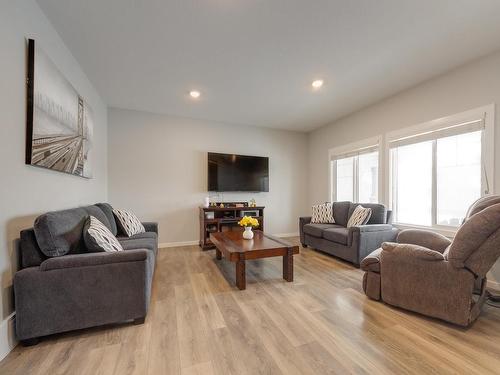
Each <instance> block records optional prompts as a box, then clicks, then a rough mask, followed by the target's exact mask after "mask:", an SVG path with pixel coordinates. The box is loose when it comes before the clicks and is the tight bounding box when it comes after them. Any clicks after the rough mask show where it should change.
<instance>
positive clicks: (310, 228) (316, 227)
mask: <svg viewBox="0 0 500 375" xmlns="http://www.w3.org/2000/svg"><path fill="white" fill-rule="evenodd" d="M334 227H338V225H335V224H306V225H304V233H306V234H308V235H310V236H314V237H318V238H322V237H323V230H324V229H328V228H334Z"/></svg>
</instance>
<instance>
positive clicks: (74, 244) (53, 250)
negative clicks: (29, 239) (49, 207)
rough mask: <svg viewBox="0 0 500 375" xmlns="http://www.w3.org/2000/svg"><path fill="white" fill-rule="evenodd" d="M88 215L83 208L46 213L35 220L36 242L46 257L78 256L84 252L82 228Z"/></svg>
mask: <svg viewBox="0 0 500 375" xmlns="http://www.w3.org/2000/svg"><path fill="white" fill-rule="evenodd" d="M87 217H88V213H87V211H85V209H84V208H72V209H69V210H63V211H53V212H47V213H46V214H43V215H40V216H38V217H37V218H36V220H35V224H34V226H33V228H34V229H35V235H36V241H37V243H38V246H39V247H40V250H41V251H42V253H44V254H45V256H47V257H57V256H61V255H66V254H78V253H82V252H84V251H85V243H84V242H83V226H84V224H85V220H87Z"/></svg>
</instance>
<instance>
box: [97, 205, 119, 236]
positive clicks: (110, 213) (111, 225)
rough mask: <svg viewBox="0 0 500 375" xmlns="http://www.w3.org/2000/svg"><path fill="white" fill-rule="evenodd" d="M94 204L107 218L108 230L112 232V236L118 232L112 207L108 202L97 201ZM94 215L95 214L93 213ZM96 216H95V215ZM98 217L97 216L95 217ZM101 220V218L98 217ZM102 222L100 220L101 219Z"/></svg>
mask: <svg viewBox="0 0 500 375" xmlns="http://www.w3.org/2000/svg"><path fill="white" fill-rule="evenodd" d="M95 206H97V207H99V208H100V209H101V210H102V212H104V215H106V217H107V218H108V223H109V227H108V228H109V230H110V231H111V233H113V236H116V235H117V234H118V227H117V225H116V220H115V215H114V214H113V207H111V205H110V204H109V203H97V204H95ZM94 216H95V215H94ZM96 217H97V216H96ZM97 218H98V219H99V217H97ZM99 220H100V221H101V219H99ZM101 222H102V221H101Z"/></svg>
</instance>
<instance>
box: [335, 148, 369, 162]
mask: <svg viewBox="0 0 500 375" xmlns="http://www.w3.org/2000/svg"><path fill="white" fill-rule="evenodd" d="M378 148H379V147H378V144H374V145H371V146H366V147H362V148H358V149H356V150H352V151H348V152H342V153H338V154H335V155H332V156H331V159H330V160H331V161H334V160H339V159H345V158H351V157H353V156H358V155H361V154H369V153H371V152H377V151H378Z"/></svg>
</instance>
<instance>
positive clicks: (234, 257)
mask: <svg viewBox="0 0 500 375" xmlns="http://www.w3.org/2000/svg"><path fill="white" fill-rule="evenodd" d="M242 234H243V232H232V231H231V232H216V233H211V234H210V240H211V241H212V242H213V243H214V245H215V246H216V250H215V251H216V258H217V259H222V254H224V257H225V258H226V259H227V260H229V261H231V262H235V263H236V286H237V287H238V288H239V289H241V290H243V289H245V288H246V276H245V261H247V260H251V259H260V258H270V257H283V278H284V279H285V280H286V281H293V256H294V254H298V253H299V247H298V246H293V245H292V244H290V243H288V242H287V241H285V240H283V239H281V238H278V237H274V236H271V235H269V234H266V233H264V232H262V231H260V230H256V231H254V238H253V240H245V239H243V236H242Z"/></svg>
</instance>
